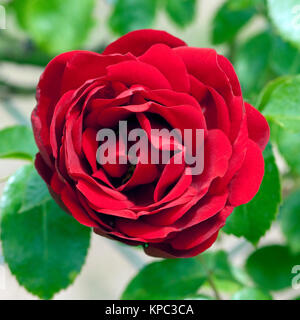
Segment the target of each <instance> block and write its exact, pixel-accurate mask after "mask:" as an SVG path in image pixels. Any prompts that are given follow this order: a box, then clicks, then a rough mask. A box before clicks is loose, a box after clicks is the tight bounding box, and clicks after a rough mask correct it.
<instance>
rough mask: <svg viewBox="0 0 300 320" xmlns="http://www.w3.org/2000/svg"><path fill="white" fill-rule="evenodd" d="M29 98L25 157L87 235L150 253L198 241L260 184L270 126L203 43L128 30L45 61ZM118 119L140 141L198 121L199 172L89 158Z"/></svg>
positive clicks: (196, 246)
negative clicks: (32, 103)
mask: <svg viewBox="0 0 300 320" xmlns="http://www.w3.org/2000/svg"><path fill="white" fill-rule="evenodd" d="M37 101H38V103H37V106H36V108H35V109H34V111H33V113H32V125H33V129H34V134H35V139H36V142H37V145H38V147H39V153H38V154H37V156H36V162H35V163H36V168H37V170H38V172H39V173H40V175H41V176H42V177H43V179H44V180H45V181H46V183H47V184H48V186H49V190H50V192H51V194H52V195H53V197H54V198H55V200H56V201H57V202H58V203H59V204H60V205H61V206H63V207H64V208H65V209H66V210H67V211H68V212H69V213H70V214H72V216H73V217H74V218H75V219H76V220H78V221H79V222H80V223H82V224H84V225H87V226H90V227H93V228H94V231H95V232H96V233H98V234H100V235H103V236H106V237H109V238H112V239H116V240H119V241H122V242H125V243H127V244H130V245H144V249H145V252H146V253H147V254H149V255H152V256H159V257H191V256H195V255H197V254H199V253H201V252H202V251H204V250H206V249H207V248H208V247H210V246H211V245H212V244H213V243H214V241H215V240H216V238H217V235H218V232H219V230H220V228H222V227H223V226H224V224H225V221H226V218H227V217H228V216H229V215H230V213H231V212H232V210H233V209H234V207H236V206H239V205H241V204H244V203H247V202H248V201H250V200H251V199H252V198H253V197H254V195H255V194H256V193H257V191H258V189H259V186H260V184H261V181H262V178H263V174H264V160H263V156H262V150H263V149H264V148H265V146H266V144H267V142H268V139H269V127H268V124H267V122H266V120H265V119H264V117H263V116H262V115H261V114H260V113H259V112H258V111H257V110H256V109H255V108H253V107H252V106H251V105H249V104H248V103H245V102H244V101H243V97H242V93H241V88H240V84H239V81H238V78H237V76H236V74H235V72H234V69H233V67H232V65H231V64H230V62H229V61H228V60H227V59H226V58H225V57H223V56H221V55H218V54H217V53H216V52H215V51H214V50H212V49H199V48H191V47H188V46H186V44H185V43H184V42H183V41H181V40H180V39H178V38H175V37H173V36H171V35H169V34H168V33H166V32H162V31H156V30H140V31H135V32H131V33H129V34H127V35H125V36H124V37H121V38H120V39H118V40H117V41H115V42H113V43H112V44H110V45H109V46H108V47H107V48H106V49H105V50H104V52H103V54H97V53H93V52H88V51H73V52H67V53H64V54H61V55H59V56H58V57H56V58H55V59H53V60H52V61H51V62H50V63H49V64H48V66H47V67H46V69H45V71H44V73H43V75H42V76H41V79H40V82H39V85H38V89H37ZM120 120H127V121H128V123H129V125H130V126H132V127H133V128H142V129H144V130H145V131H146V132H147V134H148V140H149V144H155V139H154V138H153V137H152V133H150V129H153V128H168V129H171V128H176V129H179V130H180V131H182V130H183V129H186V128H188V129H193V130H194V129H203V132H204V171H203V172H202V173H200V174H198V175H190V174H188V173H187V170H186V168H187V167H188V165H187V164H186V163H184V162H183V163H182V164H177V163H175V162H174V161H173V160H174V158H175V155H174V157H173V158H172V159H171V161H170V162H169V163H168V164H164V165H162V164H151V163H149V164H143V163H141V162H138V163H137V164H136V166H133V165H128V164H121V163H120V161H117V163H115V164H106V165H105V164H104V165H99V163H97V159H96V153H97V149H98V147H99V142H98V141H97V140H96V136H97V132H98V130H99V129H101V128H113V129H115V127H116V125H117V123H118V122H119V121H120ZM121 142H122V141H121V138H119V140H118V141H117V142H116V144H117V145H119V144H120V143H121ZM155 147H156V148H158V149H160V148H162V146H161V144H160V145H156V146H155ZM192 147H194V146H192ZM174 148H175V147H174ZM121 156H122V155H120V154H119V155H118V159H119V158H120V157H121ZM124 157H126V155H124Z"/></svg>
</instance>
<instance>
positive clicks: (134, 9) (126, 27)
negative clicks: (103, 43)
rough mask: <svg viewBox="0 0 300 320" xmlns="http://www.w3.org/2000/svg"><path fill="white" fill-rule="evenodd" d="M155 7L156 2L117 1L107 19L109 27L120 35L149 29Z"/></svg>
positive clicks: (146, 0)
mask: <svg viewBox="0 0 300 320" xmlns="http://www.w3.org/2000/svg"><path fill="white" fill-rule="evenodd" d="M156 6H157V1H156V0H143V1H140V0H117V3H116V4H115V7H114V10H113V12H112V14H111V16H110V18H109V26H110V28H111V29H112V30H113V31H114V32H115V33H117V34H120V35H123V34H125V33H127V32H130V31H133V30H137V29H145V28H149V27H150V26H151V25H152V23H153V21H154V18H155V13H156Z"/></svg>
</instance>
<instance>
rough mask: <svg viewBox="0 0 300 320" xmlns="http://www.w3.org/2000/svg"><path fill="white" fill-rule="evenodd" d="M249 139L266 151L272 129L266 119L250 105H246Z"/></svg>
mask: <svg viewBox="0 0 300 320" xmlns="http://www.w3.org/2000/svg"><path fill="white" fill-rule="evenodd" d="M245 106H246V113H247V123H248V134H249V138H250V139H251V140H253V141H254V142H256V143H257V144H258V146H259V147H260V148H261V150H264V149H265V147H266V145H267V143H268V141H269V138H270V127H269V125H268V122H267V120H266V119H265V117H264V116H263V115H262V114H261V113H260V112H259V111H258V110H257V109H255V108H254V107H252V106H251V105H250V104H249V103H245Z"/></svg>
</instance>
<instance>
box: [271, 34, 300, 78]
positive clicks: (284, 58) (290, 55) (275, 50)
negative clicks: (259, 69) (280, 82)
mask: <svg viewBox="0 0 300 320" xmlns="http://www.w3.org/2000/svg"><path fill="white" fill-rule="evenodd" d="M270 66H271V68H272V70H274V72H276V73H277V75H279V76H284V75H295V74H297V73H300V52H299V50H298V49H297V48H295V47H294V46H292V45H291V44H290V43H288V42H285V41H284V40H283V39H282V38H281V37H278V36H274V37H273V39H272V51H271V56H270Z"/></svg>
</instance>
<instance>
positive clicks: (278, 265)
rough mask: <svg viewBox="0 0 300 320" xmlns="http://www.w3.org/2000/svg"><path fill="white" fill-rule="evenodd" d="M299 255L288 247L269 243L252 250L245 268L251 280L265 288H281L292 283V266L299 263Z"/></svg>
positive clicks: (287, 286)
mask: <svg viewBox="0 0 300 320" xmlns="http://www.w3.org/2000/svg"><path fill="white" fill-rule="evenodd" d="M299 261H300V255H297V256H296V255H292V253H291V252H290V250H289V248H288V247H285V246H281V245H271V246H266V247H262V248H260V249H258V250H256V251H255V252H253V253H252V254H251V255H250V257H249V258H248V260H247V263H246V270H247V271H248V274H249V275H250V276H251V278H252V279H253V281H254V282H255V283H256V284H257V285H258V286H259V287H261V288H264V289H265V290H268V291H269V290H270V291H272V290H274V291H275V290H282V289H285V288H289V287H291V285H292V279H293V277H294V274H292V272H291V271H292V268H293V267H294V266H295V265H297V264H299Z"/></svg>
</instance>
